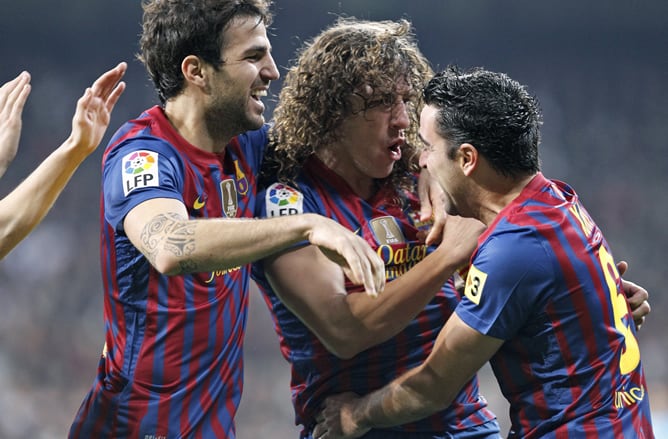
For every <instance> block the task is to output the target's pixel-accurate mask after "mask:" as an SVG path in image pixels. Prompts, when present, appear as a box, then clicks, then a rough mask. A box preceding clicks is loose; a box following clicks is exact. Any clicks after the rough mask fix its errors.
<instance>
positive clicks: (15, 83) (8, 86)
mask: <svg viewBox="0 0 668 439" xmlns="http://www.w3.org/2000/svg"><path fill="white" fill-rule="evenodd" d="M29 80H30V74H29V73H28V72H26V71H23V72H21V73H19V74H18V75H16V77H15V78H14V79H12V80H10V81H7V82H5V83H4V84H2V87H0V99H3V98H5V97H6V96H9V95H10V94H11V92H13V91H14V90H16V89H18V88H21V86H22V85H23V84H24V83H26V82H28V81H29Z"/></svg>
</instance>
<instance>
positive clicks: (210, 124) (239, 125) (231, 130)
mask: <svg viewBox="0 0 668 439" xmlns="http://www.w3.org/2000/svg"><path fill="white" fill-rule="evenodd" d="M204 119H205V124H206V128H207V130H208V132H209V135H210V136H211V137H212V138H213V139H216V140H218V141H221V142H225V143H228V142H229V141H230V140H231V139H232V138H233V137H235V136H238V135H239V134H242V133H245V132H246V131H254V130H257V129H260V128H261V127H262V125H263V123H264V118H263V117H262V115H260V116H257V117H251V116H249V114H248V102H246V101H245V100H242V99H235V100H234V101H225V100H223V99H217V100H216V101H215V102H214V103H213V104H212V105H211V107H210V108H209V109H208V110H207V112H206V114H205V116H204Z"/></svg>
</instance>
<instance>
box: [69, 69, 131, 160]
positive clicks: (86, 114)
mask: <svg viewBox="0 0 668 439" xmlns="http://www.w3.org/2000/svg"><path fill="white" fill-rule="evenodd" d="M126 70H127V64H126V63H124V62H122V63H120V64H118V65H117V66H116V67H114V68H113V69H111V70H109V71H107V72H106V73H104V74H102V75H101V76H100V77H99V78H98V79H97V80H96V81H95V82H94V83H93V85H92V86H90V87H89V88H87V89H86V91H85V92H84V95H83V96H82V97H81V98H79V101H78V102H77V108H76V111H75V113H74V117H73V118H72V134H70V139H69V140H70V141H72V142H73V144H74V145H77V147H78V148H81V152H82V154H84V155H85V156H87V155H89V154H90V153H91V152H93V151H94V150H95V148H97V146H98V145H99V144H100V142H101V141H102V136H104V133H105V131H106V130H107V127H108V126H109V121H110V119H111V112H112V110H113V109H114V106H115V105H116V102H118V98H119V97H120V96H121V94H122V93H123V90H125V83H124V82H119V81H120V80H121V78H122V77H123V75H124V74H125V71H126Z"/></svg>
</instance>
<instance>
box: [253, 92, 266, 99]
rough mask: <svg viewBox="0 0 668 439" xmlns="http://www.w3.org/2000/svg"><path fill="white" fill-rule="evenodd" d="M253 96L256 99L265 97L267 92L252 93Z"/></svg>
mask: <svg viewBox="0 0 668 439" xmlns="http://www.w3.org/2000/svg"><path fill="white" fill-rule="evenodd" d="M253 96H255V97H257V98H259V97H262V96H267V90H258V91H255V92H253Z"/></svg>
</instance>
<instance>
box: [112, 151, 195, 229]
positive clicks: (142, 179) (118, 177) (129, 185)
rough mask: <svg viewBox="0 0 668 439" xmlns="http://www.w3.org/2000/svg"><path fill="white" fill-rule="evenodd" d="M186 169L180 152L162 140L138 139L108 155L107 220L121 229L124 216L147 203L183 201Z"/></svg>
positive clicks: (115, 227)
mask: <svg viewBox="0 0 668 439" xmlns="http://www.w3.org/2000/svg"><path fill="white" fill-rule="evenodd" d="M183 169H184V168H183V162H182V161H181V158H180V157H179V155H178V153H177V152H176V151H175V150H174V149H173V148H172V146H171V145H169V144H168V143H166V142H164V141H162V140H160V139H155V138H151V139H139V138H135V139H132V140H131V141H128V142H126V143H121V144H120V145H118V146H117V147H116V148H114V149H113V150H112V151H110V152H109V154H108V155H107V157H106V158H105V161H104V165H103V170H102V187H103V203H104V216H105V220H106V221H107V222H108V223H109V224H110V225H111V226H112V227H114V229H115V230H121V229H122V222H123V219H124V218H125V215H127V213H128V212H129V211H130V210H132V208H134V207H135V206H137V205H139V204H141V203H142V202H144V201H146V200H150V199H153V198H174V199H178V200H181V201H183V197H182V195H181V191H182V187H183V172H184V171H183Z"/></svg>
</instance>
